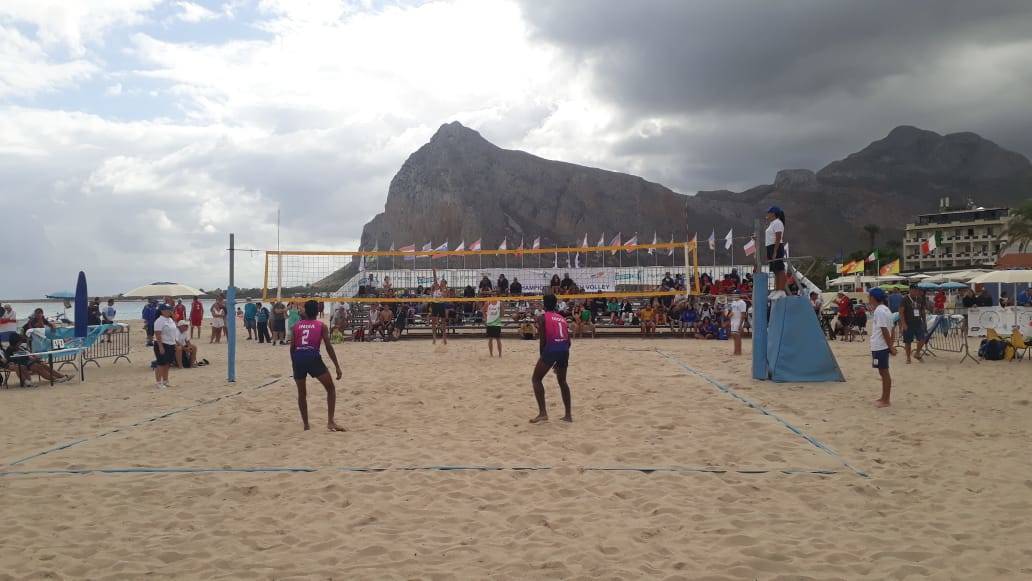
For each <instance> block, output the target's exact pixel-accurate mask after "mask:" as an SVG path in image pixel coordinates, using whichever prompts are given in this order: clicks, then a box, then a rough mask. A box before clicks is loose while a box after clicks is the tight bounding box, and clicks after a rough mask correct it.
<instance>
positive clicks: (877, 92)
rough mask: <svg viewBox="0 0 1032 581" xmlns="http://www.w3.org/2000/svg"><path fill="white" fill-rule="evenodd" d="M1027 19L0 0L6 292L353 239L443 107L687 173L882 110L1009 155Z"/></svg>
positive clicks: (694, 180)
mask: <svg viewBox="0 0 1032 581" xmlns="http://www.w3.org/2000/svg"><path fill="white" fill-rule="evenodd" d="M1029 31H1032V3H1030V2H1027V1H996V0H980V1H979V2H970V1H954V0H936V1H931V0H914V1H911V2H898V1H888V0H855V1H854V0H838V1H831V0H793V1H791V2H788V1H784V2H782V1H771V0H722V1H720V2H716V1H694V0H641V1H637V2H626V1H625V0H622V1H617V0H563V1H562V2H544V1H534V0H526V1H519V0H438V1H400V0H399V1H391V0H362V1H343V0H339V1H331V0H233V1H228V2H200V1H186V0H89V1H85V0H83V1H68V0H4V1H3V2H0V202H2V206H0V207H2V210H0V214H2V215H3V217H4V227H3V228H2V229H0V248H3V250H2V253H3V258H2V259H0V265H2V268H0V270H2V271H3V272H4V276H3V277H2V278H0V300H3V299H5V298H33V297H39V296H41V295H42V294H44V293H46V292H51V291H56V290H64V289H70V288H73V287H74V283H75V276H76V274H77V272H78V271H79V270H85V271H86V272H87V276H88V277H89V279H90V291H91V294H112V293H118V292H123V291H126V290H128V289H129V288H132V287H135V286H138V285H139V284H144V283H148V282H153V281H156V280H173V281H178V282H183V283H187V284H191V285H193V286H198V287H202V288H217V287H225V286H226V285H227V269H228V254H227V252H226V248H227V247H228V235H229V233H230V232H235V233H236V239H237V246H238V247H241V248H258V249H266V248H274V247H275V246H276V216H277V212H279V214H280V223H281V230H280V237H281V245H282V247H283V248H284V249H288V248H289V249H310V250H327V249H329V250H341V249H354V248H356V246H357V240H358V238H359V236H360V235H361V229H362V226H363V224H364V223H365V222H367V221H368V220H369V219H371V218H372V217H373V215H375V214H376V213H378V212H380V211H382V210H383V205H384V201H385V199H386V195H387V188H388V186H389V183H390V180H391V178H392V176H393V175H394V173H395V172H396V171H397V170H398V168H399V167H400V166H401V164H402V163H403V162H404V161H405V159H406V158H407V157H408V155H409V154H411V153H412V152H413V151H415V150H416V149H418V148H419V147H420V146H421V145H423V144H424V143H425V142H426V141H427V140H429V138H430V137H431V136H432V135H433V133H434V132H435V131H436V130H437V128H438V127H439V126H440V125H441V124H443V123H447V122H450V121H454V120H458V121H460V122H462V123H463V124H465V125H467V126H469V127H472V128H474V129H476V130H478V131H480V132H481V134H483V135H484V137H486V138H487V139H488V140H490V141H492V142H494V143H496V144H498V145H500V146H502V147H506V148H513V149H523V150H526V151H529V152H531V153H534V154H536V155H540V156H542V157H547V158H551V159H559V160H563V161H569V162H574V163H581V164H586V165H592V166H596V167H602V168H605V169H611V170H616V171H624V172H629V173H634V174H637V175H641V176H643V177H645V178H646V179H649V180H652V181H657V182H660V183H662V184H664V185H666V186H668V187H671V188H672V189H674V190H676V191H679V192H682V193H686V194H691V193H694V192H696V191H698V190H712V189H725V188H726V189H733V190H738V189H744V188H748V187H751V186H754V185H757V184H762V183H770V182H771V181H772V180H773V178H774V174H775V172H776V171H777V170H778V169H783V168H809V169H814V170H816V169H819V168H820V167H822V166H824V165H825V164H827V163H828V162H830V161H833V160H835V159H838V158H841V157H843V156H845V155H848V154H849V153H851V152H854V151H857V150H859V149H861V148H862V147H864V146H865V145H867V144H868V143H870V142H871V141H874V140H876V139H879V138H881V137H884V135H885V134H887V133H888V132H889V131H890V130H891V129H892V128H893V127H895V126H897V125H903V124H907V125H916V126H919V127H922V128H925V129H930V130H933V131H937V132H940V133H950V132H956V131H974V132H976V133H979V134H981V135H982V136H984V137H986V138H988V139H991V140H993V141H996V142H997V143H999V144H1000V145H1002V146H1003V147H1006V148H1008V149H1012V150H1015V151H1018V152H1021V153H1023V154H1025V155H1030V154H1032V115H1030V114H1029V111H1030V109H1029V105H1028V104H1029V103H1030V102H1032V59H1029V58H1028V55H1030V54H1032V32H1029ZM409 242H411V241H404V242H402V241H399V245H400V244H401V243H409ZM262 266H263V261H262V258H261V255H260V254H257V253H240V254H239V255H238V259H237V267H238V268H237V284H238V286H260V284H261V277H262Z"/></svg>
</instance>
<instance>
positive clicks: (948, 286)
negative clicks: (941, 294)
mask: <svg viewBox="0 0 1032 581" xmlns="http://www.w3.org/2000/svg"><path fill="white" fill-rule="evenodd" d="M939 288H941V289H943V290H960V289H962V288H968V285H966V284H964V283H962V282H955V281H952V280H951V281H949V282H944V283H942V284H940V285H939Z"/></svg>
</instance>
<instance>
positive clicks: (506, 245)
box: [498, 236, 509, 250]
mask: <svg viewBox="0 0 1032 581" xmlns="http://www.w3.org/2000/svg"><path fill="white" fill-rule="evenodd" d="M508 249H509V237H508V236H506V237H505V238H502V243H501V244H499V245H498V250H508Z"/></svg>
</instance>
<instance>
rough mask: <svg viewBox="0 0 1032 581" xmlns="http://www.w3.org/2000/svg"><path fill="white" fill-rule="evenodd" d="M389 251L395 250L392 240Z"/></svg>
mask: <svg viewBox="0 0 1032 581" xmlns="http://www.w3.org/2000/svg"><path fill="white" fill-rule="evenodd" d="M388 252H394V243H393V242H391V249H390V250H389V251H388Z"/></svg>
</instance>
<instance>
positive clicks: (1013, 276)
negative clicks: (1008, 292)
mask: <svg viewBox="0 0 1032 581" xmlns="http://www.w3.org/2000/svg"><path fill="white" fill-rule="evenodd" d="M968 283H970V284H1032V270H993V271H990V272H986V273H983V274H980V275H979V276H976V277H974V278H972V279H971V280H969V281H968Z"/></svg>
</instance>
